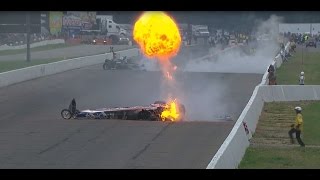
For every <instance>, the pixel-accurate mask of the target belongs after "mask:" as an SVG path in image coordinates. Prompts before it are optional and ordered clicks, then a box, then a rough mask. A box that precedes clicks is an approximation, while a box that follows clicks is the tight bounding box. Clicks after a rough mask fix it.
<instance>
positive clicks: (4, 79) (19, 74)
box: [0, 48, 139, 87]
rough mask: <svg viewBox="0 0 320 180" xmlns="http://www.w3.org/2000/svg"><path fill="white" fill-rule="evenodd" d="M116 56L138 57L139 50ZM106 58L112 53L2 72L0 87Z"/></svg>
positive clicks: (119, 52) (126, 51)
mask: <svg viewBox="0 0 320 180" xmlns="http://www.w3.org/2000/svg"><path fill="white" fill-rule="evenodd" d="M117 54H120V55H121V56H127V57H132V56H138V55H139V50H138V49H136V48H134V49H128V50H123V51H118V52H117ZM106 58H109V59H111V58H112V53H106V54H99V55H93V56H85V57H79V58H73V59H67V60H63V61H58V62H54V63H49V64H41V65H37V66H32V67H27V68H23V69H17V70H13V71H8V72H3V73H0V87H4V86H9V85H12V84H15V83H19V82H23V81H27V80H31V79H35V78H39V77H43V76H47V75H52V74H57V73H61V72H64V71H68V70H72V69H77V68H81V67H85V66H90V65H95V64H102V63H103V62H104V60H105V59H106ZM101 68H102V67H101Z"/></svg>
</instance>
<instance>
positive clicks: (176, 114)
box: [61, 99, 185, 121]
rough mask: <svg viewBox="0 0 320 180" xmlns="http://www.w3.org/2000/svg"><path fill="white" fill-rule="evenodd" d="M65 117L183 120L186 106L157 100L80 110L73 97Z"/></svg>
mask: <svg viewBox="0 0 320 180" xmlns="http://www.w3.org/2000/svg"><path fill="white" fill-rule="evenodd" d="M61 116H62V118H63V119H71V118H73V119H121V120H145V121H181V120H183V119H184V117H185V107H184V105H183V104H180V103H177V102H176V101H170V102H165V101H156V102H154V103H153V104H150V105H148V106H133V107H112V108H100V109H93V110H91V109H86V110H82V111H79V110H78V109H77V108H76V101H75V99H73V100H72V101H71V103H70V105H69V108H68V109H63V110H62V111H61Z"/></svg>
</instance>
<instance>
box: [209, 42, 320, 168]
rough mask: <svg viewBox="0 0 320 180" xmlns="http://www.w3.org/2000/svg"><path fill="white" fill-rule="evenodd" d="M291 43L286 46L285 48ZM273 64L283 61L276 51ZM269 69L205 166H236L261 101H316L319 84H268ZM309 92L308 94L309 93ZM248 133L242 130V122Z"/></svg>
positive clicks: (255, 123) (257, 118) (259, 111)
mask: <svg viewBox="0 0 320 180" xmlns="http://www.w3.org/2000/svg"><path fill="white" fill-rule="evenodd" d="M289 45H290V43H289V42H288V43H287V44H286V46H285V50H286V51H288V49H289ZM272 64H273V65H275V67H280V66H281V64H282V59H281V56H280V55H279V54H278V55H277V56H276V57H275V59H274V61H273V63H272ZM266 84H268V72H266V73H265V74H264V75H263V77H262V81H261V83H260V84H259V85H258V86H256V88H255V89H254V91H253V93H252V96H251V98H250V100H249V101H248V103H247V105H246V107H245V108H244V110H243V111H242V113H241V115H240V117H239V118H238V120H237V122H236V123H235V125H234V127H233V129H232V130H231V132H230V134H229V135H228V137H227V138H226V139H225V141H224V142H223V144H222V146H221V147H220V148H219V150H218V152H217V153H216V154H215V155H214V157H213V158H212V160H211V162H210V163H209V164H208V166H207V169H234V168H237V167H238V165H239V163H240V161H241V159H242V158H243V156H244V154H245V151H246V149H247V147H249V145H250V143H249V139H250V138H251V137H252V134H254V132H255V129H256V127H257V124H258V120H259V116H260V114H261V111H262V108H263V105H264V102H271V101H297V100H315V99H319V97H320V86H294V87H293V86H267V85H266ZM310 93H311V95H310ZM244 124H245V125H246V126H247V127H248V130H249V133H248V134H247V133H246V131H245V125H244Z"/></svg>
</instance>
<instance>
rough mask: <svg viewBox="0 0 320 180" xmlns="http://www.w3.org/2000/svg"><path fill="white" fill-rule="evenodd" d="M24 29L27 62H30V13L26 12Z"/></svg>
mask: <svg viewBox="0 0 320 180" xmlns="http://www.w3.org/2000/svg"><path fill="white" fill-rule="evenodd" d="M26 30H27V62H30V13H29V12H27V17H26Z"/></svg>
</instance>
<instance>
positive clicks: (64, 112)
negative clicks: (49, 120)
mask: <svg viewBox="0 0 320 180" xmlns="http://www.w3.org/2000/svg"><path fill="white" fill-rule="evenodd" d="M61 116H62V118H63V119H71V117H72V113H71V112H70V111H69V109H63V110H62V111H61Z"/></svg>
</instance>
